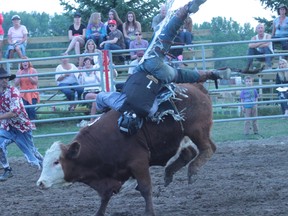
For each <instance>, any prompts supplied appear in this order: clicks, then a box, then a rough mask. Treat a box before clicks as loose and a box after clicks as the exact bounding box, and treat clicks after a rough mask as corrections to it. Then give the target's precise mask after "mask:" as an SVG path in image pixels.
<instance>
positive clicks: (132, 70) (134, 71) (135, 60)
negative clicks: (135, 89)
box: [128, 51, 144, 75]
mask: <svg viewBox="0 0 288 216" xmlns="http://www.w3.org/2000/svg"><path fill="white" fill-rule="evenodd" d="M143 55H144V52H140V51H139V52H137V54H136V56H137V58H136V59H134V60H133V61H131V62H130V67H129V69H128V75H131V74H134V73H136V72H137V71H136V70H134V69H135V67H136V66H137V65H138V64H139V62H140V60H141V59H142V57H143ZM131 66H134V67H131Z"/></svg>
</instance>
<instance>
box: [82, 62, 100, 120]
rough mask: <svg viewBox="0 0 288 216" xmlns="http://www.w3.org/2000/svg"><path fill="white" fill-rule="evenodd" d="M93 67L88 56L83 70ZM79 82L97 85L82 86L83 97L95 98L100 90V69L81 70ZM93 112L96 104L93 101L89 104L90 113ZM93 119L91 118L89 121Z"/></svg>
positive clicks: (87, 98)
mask: <svg viewBox="0 0 288 216" xmlns="http://www.w3.org/2000/svg"><path fill="white" fill-rule="evenodd" d="M93 68H94V65H93V61H92V60H91V59H90V58H85V59H84V67H83V70H85V69H93ZM79 83H80V84H81V85H87V84H95V85H98V86H93V87H84V93H83V98H84V99H85V100H93V99H95V98H96V95H97V94H98V93H99V92H100V91H101V86H99V85H100V84H101V77H100V71H99V70H94V71H86V72H81V73H80V76H79ZM95 113H96V104H95V102H93V103H92V106H91V114H95ZM93 120H94V119H93V118H92V119H91V121H93Z"/></svg>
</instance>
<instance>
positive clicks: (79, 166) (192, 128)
mask: <svg viewBox="0 0 288 216" xmlns="http://www.w3.org/2000/svg"><path fill="white" fill-rule="evenodd" d="M180 86H182V87H185V88H186V89H187V92H186V93H185V94H186V96H188V97H185V95H184V96H183V95H177V97H178V98H181V100H176V101H175V104H176V106H177V108H178V110H180V111H181V110H184V116H185V121H182V122H179V121H174V120H173V118H172V117H171V116H166V118H165V120H164V121H163V122H161V123H159V124H157V123H153V122H149V121H148V122H146V123H145V124H144V125H143V127H142V129H141V130H139V131H138V133H137V134H136V135H134V136H130V137H128V136H125V135H123V134H122V133H120V131H119V128H118V126H117V120H118V118H119V113H118V112H116V111H113V110H111V111H109V112H107V113H106V114H103V115H102V116H101V117H100V118H99V120H98V121H96V122H95V123H94V124H92V125H91V126H87V127H85V128H83V129H81V130H80V132H79V133H78V135H77V136H76V137H75V138H74V139H73V141H72V142H71V143H70V144H68V145H64V144H61V143H59V142H55V143H54V144H53V145H52V146H51V148H50V149H48V150H47V152H46V155H45V157H44V162H43V170H42V173H41V176H40V178H39V180H38V181H37V185H38V186H40V187H41V188H49V187H51V186H53V185H65V184H69V183H73V182H83V183H85V184H87V185H89V186H90V187H92V188H93V189H95V190H96V191H97V192H98V194H99V195H100V197H101V206H100V208H99V210H98V211H97V213H96V215H97V216H103V215H104V214H105V210H106V207H107V205H108V202H109V200H110V198H111V196H112V195H113V194H114V193H118V192H119V190H120V188H121V186H122V185H123V184H124V182H125V181H127V180H128V179H129V178H130V177H133V178H135V179H136V180H137V184H138V185H137V187H136V189H137V190H139V191H140V193H141V195H142V196H143V197H144V199H145V202H146V207H145V215H155V214H154V209H153V204H152V184H151V178H150V173H149V166H153V165H160V166H165V165H166V163H167V161H169V159H170V158H171V157H173V156H174V155H175V154H176V152H177V150H178V148H179V146H180V143H181V140H183V138H184V137H185V136H187V137H189V139H190V140H191V141H193V143H194V144H195V146H197V149H194V148H192V147H191V146H189V147H186V148H184V149H183V150H182V151H181V152H180V154H179V157H178V158H177V159H176V160H175V161H174V162H172V163H171V164H169V165H168V166H167V167H166V169H165V177H164V178H165V185H168V184H169V183H170V182H171V181H172V178H173V174H174V173H175V172H176V171H178V170H179V169H180V168H182V167H183V166H185V165H187V164H188V163H189V162H190V161H191V160H192V159H194V160H193V161H192V162H190V163H189V166H188V180H189V183H191V176H192V175H195V174H196V173H197V171H198V170H199V168H200V167H201V166H202V165H203V164H205V163H206V162H207V161H208V160H209V159H210V157H211V156H212V155H213V153H214V152H215V150H216V146H215V144H214V143H213V142H212V140H211V139H210V130H211V126H212V105H211V101H210V98H209V96H208V94H207V91H206V90H205V89H204V87H203V86H202V85H200V84H194V85H192V84H181V85H180Z"/></svg>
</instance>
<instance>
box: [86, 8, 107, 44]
mask: <svg viewBox="0 0 288 216" xmlns="http://www.w3.org/2000/svg"><path fill="white" fill-rule="evenodd" d="M106 35H107V33H106V26H105V25H104V23H103V22H102V21H101V13H97V12H95V13H92V14H91V16H90V19H89V22H88V25H87V29H86V40H89V39H93V41H94V42H95V44H96V45H97V47H99V44H100V43H102V42H103V41H104V39H105V37H106Z"/></svg>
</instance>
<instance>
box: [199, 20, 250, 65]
mask: <svg viewBox="0 0 288 216" xmlns="http://www.w3.org/2000/svg"><path fill="white" fill-rule="evenodd" d="M195 29H210V30H211V33H212V34H211V35H210V36H208V38H206V39H209V40H212V42H226V41H242V40H250V39H251V37H252V36H253V35H255V31H254V29H253V28H252V27H251V25H250V24H249V23H246V24H244V26H241V25H240V24H239V23H237V22H236V21H233V20H232V19H231V18H230V19H229V20H228V19H226V18H223V17H214V18H212V20H211V23H208V22H204V23H202V24H200V25H195ZM246 53H247V44H237V45H221V46H220V45H219V46H214V57H215V58H225V57H232V56H243V55H246ZM245 63H246V60H245V59H239V60H238V59H237V60H222V61H217V62H216V63H215V68H221V67H226V66H230V67H236V68H243V67H244V66H245Z"/></svg>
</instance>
